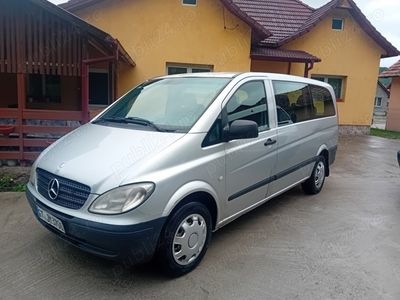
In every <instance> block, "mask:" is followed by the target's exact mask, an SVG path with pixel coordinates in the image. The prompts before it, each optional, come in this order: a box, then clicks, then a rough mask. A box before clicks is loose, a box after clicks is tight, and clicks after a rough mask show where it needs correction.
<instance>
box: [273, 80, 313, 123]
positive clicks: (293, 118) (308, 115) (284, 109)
mask: <svg viewBox="0 0 400 300" xmlns="http://www.w3.org/2000/svg"><path fill="white" fill-rule="evenodd" d="M272 84H273V86H274V93H275V102H276V110H277V116H278V126H284V125H288V124H293V123H298V122H303V121H307V120H312V119H314V118H315V115H316V108H315V106H314V103H313V101H312V97H311V94H310V89H309V86H308V84H305V83H299V82H290V81H273V82H272Z"/></svg>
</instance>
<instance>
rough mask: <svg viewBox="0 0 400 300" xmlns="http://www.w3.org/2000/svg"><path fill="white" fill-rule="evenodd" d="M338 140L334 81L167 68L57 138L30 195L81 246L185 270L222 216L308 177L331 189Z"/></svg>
mask: <svg viewBox="0 0 400 300" xmlns="http://www.w3.org/2000/svg"><path fill="white" fill-rule="evenodd" d="M337 141H338V124H337V114H336V100H335V93H334V91H333V89H332V87H331V86H330V85H328V84H326V83H323V82H319V81H315V80H311V79H307V78H300V77H293V76H287V75H278V74H266V73H245V74H230V73H229V74H228V73H203V74H185V75H175V76H165V77H160V78H156V79H152V80H149V81H147V82H145V83H143V84H141V85H139V86H137V87H136V88H134V89H133V90H131V91H129V92H128V93H127V94H126V95H124V96H123V97H121V98H120V99H119V100H118V101H116V102H115V103H114V104H113V105H111V106H110V107H109V108H107V109H106V110H105V111H104V112H102V113H101V114H100V115H99V116H98V117H96V118H95V119H93V120H92V121H91V122H90V123H88V124H86V125H84V126H82V127H80V128H79V129H77V130H75V131H73V132H72V133H70V134H68V135H66V136H65V137H63V138H62V139H60V140H59V141H57V142H56V143H54V144H53V145H51V146H50V147H48V148H47V149H46V150H45V151H44V152H43V153H42V154H41V155H40V157H39V158H38V159H37V161H36V162H35V163H34V165H33V167H32V172H31V177H30V181H29V184H28V187H27V198H28V200H29V203H30V205H31V207H32V210H33V212H34V214H35V216H36V218H37V219H38V220H39V222H40V223H41V224H42V225H43V226H45V227H46V228H47V229H49V230H50V231H52V232H53V233H55V234H57V235H58V236H59V237H61V238H62V239H64V240H66V241H68V242H70V243H71V244H72V245H75V246H77V247H79V248H80V249H82V250H85V251H88V252H91V253H93V254H96V255H100V256H102V257H105V258H110V259H115V260H123V261H124V262H129V263H139V262H145V261H148V260H150V259H152V258H153V257H155V258H157V260H158V261H159V263H160V265H161V266H162V267H163V268H164V270H166V271H167V272H168V273H169V274H171V275H174V276H179V275H182V274H185V273H187V272H189V271H191V270H193V269H194V268H195V267H196V266H197V265H198V264H199V262H200V261H201V260H202V258H203V256H204V255H205V253H206V251H207V247H208V245H209V243H210V240H211V235H212V233H213V232H214V231H216V230H218V229H219V228H221V227H222V226H224V225H226V224H228V223H229V222H231V221H233V220H234V219H236V218H238V217H239V216H241V215H243V214H245V213H246V212H248V211H250V210H252V209H255V208H256V207H258V206H259V205H261V204H263V203H265V202H266V201H268V200H269V199H271V198H273V197H275V196H277V195H279V194H281V193H283V192H285V191H287V190H289V189H290V188H292V187H294V186H296V185H299V184H301V185H302V187H303V189H304V191H305V192H306V193H307V194H317V193H319V192H320V191H321V189H322V187H323V185H324V182H325V178H326V177H327V176H329V173H330V165H331V164H332V163H333V162H334V160H335V155H336V149H337ZM232 242H234V241H232Z"/></svg>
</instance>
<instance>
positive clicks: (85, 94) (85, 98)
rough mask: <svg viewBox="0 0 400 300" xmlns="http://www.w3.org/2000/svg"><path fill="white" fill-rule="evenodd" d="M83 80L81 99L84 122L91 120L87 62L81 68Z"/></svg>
mask: <svg viewBox="0 0 400 300" xmlns="http://www.w3.org/2000/svg"><path fill="white" fill-rule="evenodd" d="M81 73H82V74H81V80H82V88H81V92H82V95H81V100H82V122H83V123H87V122H89V119H90V116H89V68H88V65H87V64H86V63H82V68H81Z"/></svg>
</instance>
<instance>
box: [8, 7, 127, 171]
mask: <svg viewBox="0 0 400 300" xmlns="http://www.w3.org/2000/svg"><path fill="white" fill-rule="evenodd" d="M0 7H1V10H0V87H1V90H2V92H1V94H0V160H18V161H20V162H22V163H24V162H25V161H32V160H34V159H35V158H36V157H37V156H38V155H39V154H40V152H41V151H42V150H43V149H44V148H46V147H47V146H49V145H50V144H51V143H53V142H54V141H55V140H56V139H57V138H59V137H61V136H62V135H64V134H66V133H68V132H70V131H72V130H74V129H75V128H77V127H79V126H80V125H82V124H84V123H86V122H88V120H89V68H90V67H91V66H95V67H96V66H99V65H100V66H102V68H106V69H107V71H108V78H109V82H108V83H109V91H110V95H109V99H110V101H113V100H115V98H116V94H117V91H116V81H117V73H118V72H117V70H118V64H119V63H126V64H128V65H130V66H134V65H135V64H134V62H133V61H132V59H131V58H130V57H129V55H128V54H127V53H126V51H125V50H124V49H123V47H122V46H121V45H120V44H119V42H118V41H117V40H115V39H114V38H112V37H111V36H110V35H109V34H107V33H105V32H103V31H101V30H99V29H97V28H95V27H93V26H91V25H89V24H88V23H86V22H84V21H83V20H81V19H79V18H77V17H75V16H74V15H71V14H69V13H68V12H66V11H64V10H63V9H61V8H59V7H57V6H55V5H53V4H51V3H49V2H47V1H45V0H13V1H9V0H0Z"/></svg>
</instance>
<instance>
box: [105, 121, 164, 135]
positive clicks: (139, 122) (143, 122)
mask: <svg viewBox="0 0 400 300" xmlns="http://www.w3.org/2000/svg"><path fill="white" fill-rule="evenodd" d="M98 121H107V122H114V123H125V124H136V125H142V126H147V127H151V128H153V129H155V130H157V131H159V132H167V131H169V130H166V129H162V128H160V127H158V126H157V125H156V124H154V123H153V122H152V121H149V120H147V119H143V118H139V117H127V118H121V117H115V118H101V119H99V120H98Z"/></svg>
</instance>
